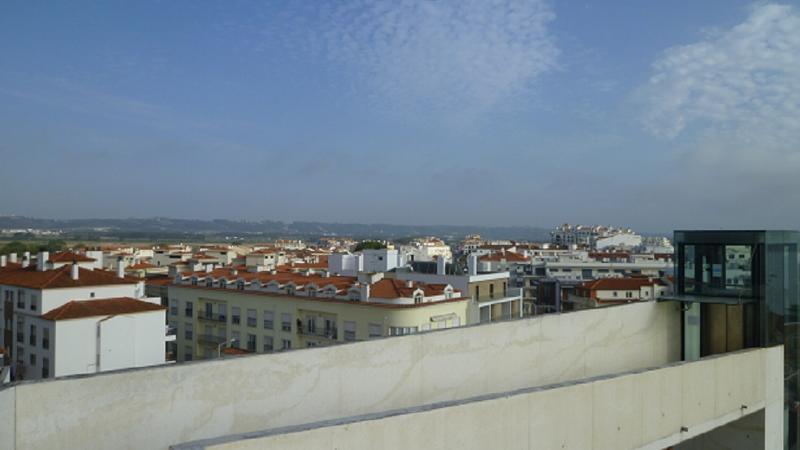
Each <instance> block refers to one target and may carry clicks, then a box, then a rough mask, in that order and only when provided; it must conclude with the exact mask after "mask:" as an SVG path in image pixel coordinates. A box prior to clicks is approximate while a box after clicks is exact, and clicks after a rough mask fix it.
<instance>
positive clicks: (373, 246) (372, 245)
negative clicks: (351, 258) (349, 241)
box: [353, 241, 386, 252]
mask: <svg viewBox="0 0 800 450" xmlns="http://www.w3.org/2000/svg"><path fill="white" fill-rule="evenodd" d="M382 248H386V244H384V243H382V242H378V241H361V242H359V243H358V245H356V248H355V249H354V250H353V251H356V252H359V251H361V250H380V249H382Z"/></svg>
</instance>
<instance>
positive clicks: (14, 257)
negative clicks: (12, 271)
mask: <svg viewBox="0 0 800 450" xmlns="http://www.w3.org/2000/svg"><path fill="white" fill-rule="evenodd" d="M8 262H10V263H14V264H16V263H17V254H16V253H11V254H10V255H8Z"/></svg>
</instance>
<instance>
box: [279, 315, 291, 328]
mask: <svg viewBox="0 0 800 450" xmlns="http://www.w3.org/2000/svg"><path fill="white" fill-rule="evenodd" d="M281 330H283V331H292V315H291V314H289V313H283V314H281Z"/></svg>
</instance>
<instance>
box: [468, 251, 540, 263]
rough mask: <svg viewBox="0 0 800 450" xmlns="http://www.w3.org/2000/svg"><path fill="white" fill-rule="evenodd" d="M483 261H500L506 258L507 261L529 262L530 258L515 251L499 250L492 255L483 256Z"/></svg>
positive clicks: (481, 258)
mask: <svg viewBox="0 0 800 450" xmlns="http://www.w3.org/2000/svg"><path fill="white" fill-rule="evenodd" d="M479 259H480V260H481V261H497V262H500V261H502V260H506V262H528V261H530V258H527V257H525V255H522V254H519V253H515V252H505V253H503V252H498V253H493V254H491V255H485V256H481V257H480V258H479Z"/></svg>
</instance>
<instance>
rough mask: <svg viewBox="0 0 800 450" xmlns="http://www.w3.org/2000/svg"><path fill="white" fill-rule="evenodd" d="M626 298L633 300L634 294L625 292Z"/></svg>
mask: <svg viewBox="0 0 800 450" xmlns="http://www.w3.org/2000/svg"><path fill="white" fill-rule="evenodd" d="M625 298H633V292H631V291H627V292H625Z"/></svg>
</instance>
